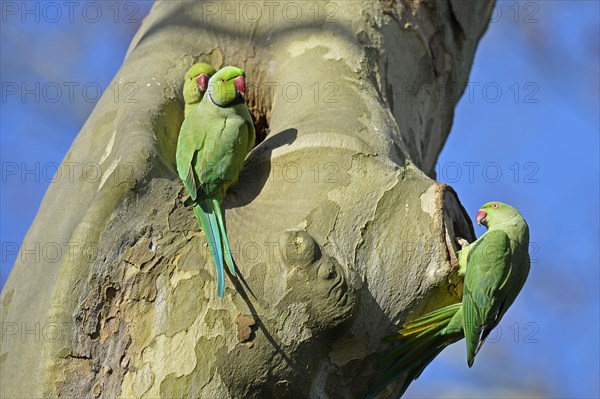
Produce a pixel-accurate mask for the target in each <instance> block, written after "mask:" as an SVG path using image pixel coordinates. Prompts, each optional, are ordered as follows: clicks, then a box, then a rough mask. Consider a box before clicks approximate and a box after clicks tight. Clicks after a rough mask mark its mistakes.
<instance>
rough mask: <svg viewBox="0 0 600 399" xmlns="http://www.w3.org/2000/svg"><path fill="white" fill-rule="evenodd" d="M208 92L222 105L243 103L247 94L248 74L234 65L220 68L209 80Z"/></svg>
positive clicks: (213, 99)
mask: <svg viewBox="0 0 600 399" xmlns="http://www.w3.org/2000/svg"><path fill="white" fill-rule="evenodd" d="M208 94H209V96H210V99H211V100H212V102H213V103H215V104H217V105H218V106H220V107H227V106H229V105H235V104H242V103H243V102H244V95H245V94H246V74H245V73H244V71H243V70H241V69H240V68H236V67H233V66H226V67H224V68H221V69H219V71H218V72H217V73H215V74H214V75H213V76H212V77H211V78H210V80H209V81H208Z"/></svg>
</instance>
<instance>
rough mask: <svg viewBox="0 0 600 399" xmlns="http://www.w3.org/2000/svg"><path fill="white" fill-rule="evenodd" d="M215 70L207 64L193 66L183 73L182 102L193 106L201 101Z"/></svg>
mask: <svg viewBox="0 0 600 399" xmlns="http://www.w3.org/2000/svg"><path fill="white" fill-rule="evenodd" d="M215 72H216V71H215V68H213V67H212V66H210V65H208V64H204V63H198V64H194V65H192V66H191V67H190V69H188V71H187V72H186V73H185V77H184V82H183V100H184V101H185V103H186V104H195V103H198V102H200V101H201V100H202V97H203V96H204V93H206V89H207V88H208V81H209V79H210V77H211V76H213V75H214V74H215Z"/></svg>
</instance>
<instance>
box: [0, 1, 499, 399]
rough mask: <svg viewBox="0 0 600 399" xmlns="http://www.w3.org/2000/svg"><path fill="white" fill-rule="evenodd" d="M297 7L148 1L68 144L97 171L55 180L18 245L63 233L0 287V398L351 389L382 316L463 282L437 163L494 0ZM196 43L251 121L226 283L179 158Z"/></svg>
mask: <svg viewBox="0 0 600 399" xmlns="http://www.w3.org/2000/svg"><path fill="white" fill-rule="evenodd" d="M293 4H295V5H294V6H289V5H287V3H283V2H282V3H277V2H265V3H262V2H261V3H254V2H250V3H248V2H229V3H226V4H224V3H221V2H209V3H198V2H177V1H173V2H171V1H169V2H166V1H165V2H158V3H157V4H155V6H154V8H153V9H152V11H151V13H150V15H149V16H148V17H147V18H146V20H145V21H144V23H143V26H142V28H141V29H140V31H139V32H138V33H137V35H136V37H135V39H134V40H133V43H132V44H131V47H130V50H129V53H128V55H127V58H126V60H125V62H124V64H123V66H122V68H121V70H120V71H119V72H118V74H117V76H116V77H115V79H114V81H115V82H119V87H122V88H123V89H124V92H123V93H122V95H121V96H120V97H117V98H115V96H114V92H111V93H107V94H106V95H104V96H103V97H102V98H101V100H100V101H99V102H98V104H97V106H96V108H95V110H94V112H93V113H92V114H91V115H90V117H89V119H88V121H87V122H86V124H85V126H84V127H83V128H82V130H81V132H80V134H79V135H78V137H77V139H76V140H75V142H74V143H73V145H72V147H71V149H70V151H69V152H68V154H67V155H66V157H65V159H64V161H63V165H75V164H76V165H80V166H81V165H83V166H85V165H86V164H88V163H94V165H97V166H98V169H99V171H100V173H98V174H97V176H96V175H94V176H95V178H94V176H90V173H91V172H90V169H89V168H88V169H87V170H86V169H85V168H83V169H82V170H79V171H78V170H77V169H76V167H75V169H74V170H75V174H74V179H61V180H59V181H58V182H56V183H54V184H52V186H51V187H50V189H49V190H48V192H47V194H46V196H45V198H44V201H43V203H42V206H41V208H40V211H39V213H38V215H37V217H36V219H35V221H34V223H33V225H32V227H31V229H30V230H29V232H28V234H27V237H26V240H25V243H24V246H26V247H28V248H32V247H34V246H35V245H36V243H37V244H38V245H40V246H41V247H43V246H44V245H47V244H48V243H59V244H61V245H63V247H64V248H68V250H65V251H63V254H62V257H61V258H60V259H59V260H56V259H48V258H47V257H43V256H42V257H38V258H36V259H34V258H33V257H26V256H23V253H22V254H21V255H20V256H19V260H18V261H17V263H16V264H15V266H14V269H13V271H12V273H11V276H10V278H9V281H8V282H7V284H6V287H5V289H4V291H3V292H2V323H3V324H2V326H3V328H2V353H1V354H0V361H1V363H0V364H1V367H2V396H3V397H21V398H23V397H41V396H48V397H78V398H83V397H102V398H115V397H123V398H133V397H135V398H156V397H164V398H174V397H205V398H227V397H235V398H241V397H244V398H252V397H256V398H259V397H260V398H262V397H277V398H286V397H290V398H292V397H294V398H297V397H314V398H323V397H332V398H333V397H359V396H360V395H361V394H364V393H365V392H366V390H367V389H368V387H369V384H370V383H371V382H372V381H373V378H374V373H375V371H374V361H375V359H376V358H377V357H378V356H379V355H380V354H381V352H382V351H384V350H385V345H384V344H382V342H381V338H382V337H383V336H385V335H386V334H388V333H389V332H390V331H391V330H392V329H393V325H394V323H397V322H399V321H402V320H403V319H405V318H406V317H407V316H408V315H409V314H411V313H413V314H416V313H420V312H423V311H425V310H427V309H431V308H432V307H435V306H439V305H441V304H444V303H450V302H453V301H457V300H458V298H459V295H460V290H461V287H460V282H459V281H457V280H456V279H455V275H454V271H455V269H453V265H454V266H455V259H454V248H453V246H454V244H453V242H454V237H455V236H456V235H460V236H463V237H466V238H467V239H472V238H473V232H472V226H471V222H470V220H469V218H468V216H467V215H466V213H465V211H464V209H462V207H461V206H460V204H459V202H458V199H457V197H456V194H455V193H454V192H453V191H452V190H451V189H450V188H448V187H446V186H444V185H441V184H437V183H435V181H434V180H432V179H433V178H434V176H433V174H432V173H431V171H433V169H434V164H435V162H436V159H437V156H438V154H439V152H440V150H441V148H442V146H443V144H444V141H445V139H446V137H447V135H448V132H449V130H450V126H451V124H452V118H453V112H454V107H455V105H456V102H457V101H458V98H459V96H460V94H461V93H462V91H463V89H464V87H465V85H466V82H467V78H468V74H469V69H470V65H471V63H472V60H473V55H474V51H475V48H476V45H477V42H478V40H479V38H480V37H481V35H482V34H483V32H484V31H485V28H486V26H487V22H488V19H489V12H490V10H491V8H490V4H489V3H487V2H478V3H470V2H462V1H435V2H433V1H432V2H429V1H418V0H412V1H408V0H407V1H403V2H394V1H383V0H382V1H380V2H371V1H365V2H360V1H339V2H328V3H316V2H297V3H293ZM249 5H251V7H254V8H248V7H249ZM194 61H204V62H210V63H212V64H213V65H215V66H217V67H220V66H223V65H227V64H231V65H237V66H240V67H242V68H244V69H245V70H246V72H247V76H248V81H249V85H250V86H249V93H248V102H249V106H250V108H251V111H252V113H253V116H254V118H255V121H256V122H257V126H258V129H259V133H260V134H262V137H265V135H266V139H265V140H264V141H262V142H261V143H260V144H259V145H258V146H257V147H256V148H255V149H254V151H253V152H252V153H251V154H250V156H249V157H248V160H247V164H246V166H245V168H244V170H243V172H242V176H241V178H240V183H239V184H238V185H237V186H235V187H233V188H232V189H231V190H230V191H229V193H228V196H227V199H226V202H225V208H226V221H227V228H228V231H229V237H230V241H231V243H232V245H233V248H234V252H235V253H234V258H235V259H236V261H237V264H238V267H239V270H240V276H239V278H232V277H230V278H229V279H228V280H227V282H226V295H225V299H224V300H218V299H217V298H216V287H215V276H214V268H213V265H212V261H211V259H210V256H209V253H208V251H207V248H206V241H205V238H204V235H203V233H202V232H201V231H200V230H199V227H198V224H197V222H196V220H195V219H194V215H193V213H192V212H191V211H190V209H188V208H186V207H184V206H183V204H182V201H183V199H184V197H185V195H184V189H183V186H182V184H181V182H180V181H179V179H178V177H177V173H176V171H175V146H176V143H177V135H178V131H179V126H180V125H181V121H182V119H183V108H182V101H181V88H182V76H183V74H184V72H185V70H186V69H187V68H188V67H189V66H190V65H191V64H192V63H193V62H194ZM127 85H129V86H127ZM132 85H133V86H132ZM127 87H129V88H131V87H135V88H138V90H137V92H136V93H134V94H133V95H126V94H127V93H128V91H127V90H125V89H127ZM131 100H134V101H133V102H132V101H131ZM69 163H71V164H69Z"/></svg>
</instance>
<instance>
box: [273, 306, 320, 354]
mask: <svg viewBox="0 0 600 399" xmlns="http://www.w3.org/2000/svg"><path fill="white" fill-rule="evenodd" d="M281 319H282V321H281V326H282V327H281V328H280V329H279V330H277V336H278V337H279V339H280V340H281V342H282V343H283V344H285V345H291V344H292V343H297V344H298V343H300V342H302V341H305V340H308V339H309V338H310V337H311V336H312V333H311V331H310V330H309V329H308V328H307V327H306V324H307V322H308V320H309V319H310V313H309V312H308V311H307V306H306V304H305V303H297V302H296V303H292V304H291V305H290V306H289V308H288V310H287V312H286V313H284V314H283V315H282V316H281Z"/></svg>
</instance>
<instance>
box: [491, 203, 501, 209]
mask: <svg viewBox="0 0 600 399" xmlns="http://www.w3.org/2000/svg"><path fill="white" fill-rule="evenodd" d="M499 206H500V204H499V203H497V202H496V203H494V204H492V208H498V207H499Z"/></svg>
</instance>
